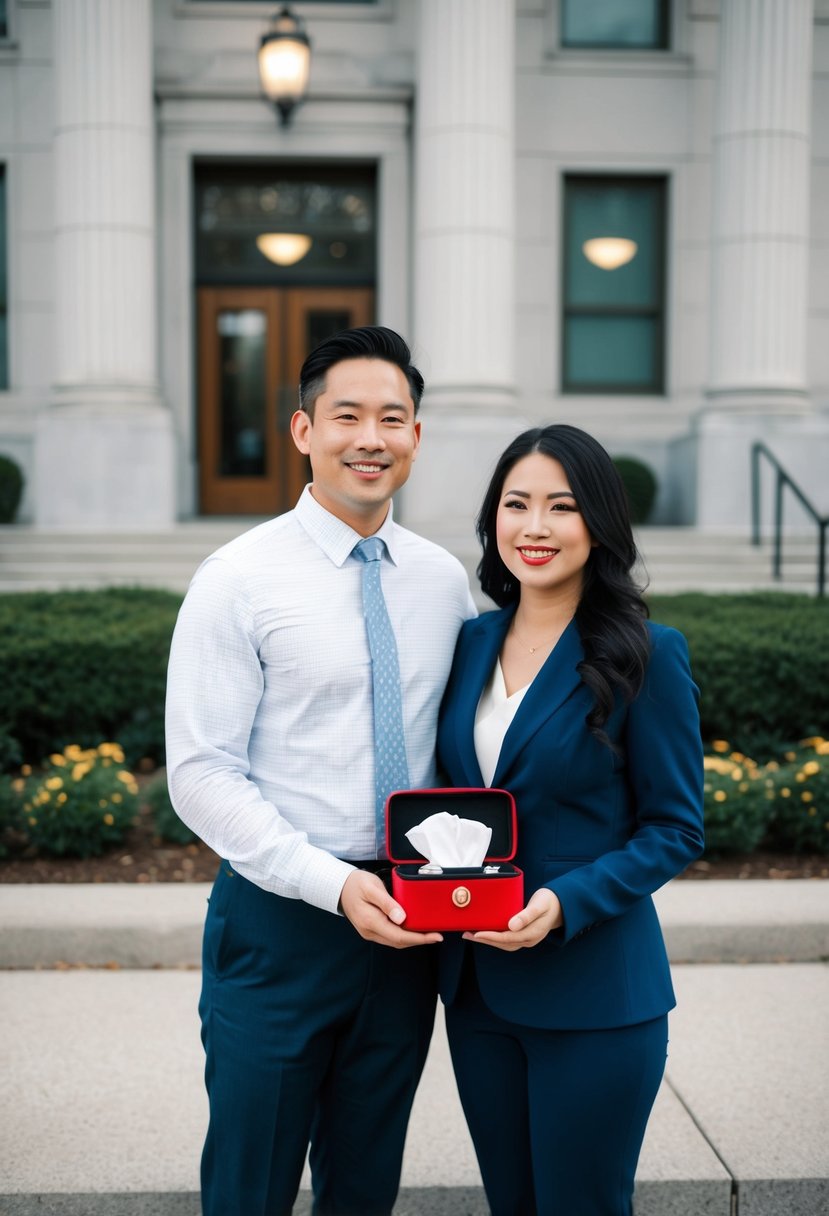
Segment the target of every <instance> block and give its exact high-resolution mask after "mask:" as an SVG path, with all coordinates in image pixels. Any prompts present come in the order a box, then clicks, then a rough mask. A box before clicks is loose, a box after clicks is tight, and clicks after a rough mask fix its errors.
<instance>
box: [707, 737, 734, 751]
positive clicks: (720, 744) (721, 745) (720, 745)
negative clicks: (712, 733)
mask: <svg viewBox="0 0 829 1216" xmlns="http://www.w3.org/2000/svg"><path fill="white" fill-rule="evenodd" d="M730 746H731V744H730V743H728V742H727V740H725V739H715V740H714V742H713V743H712V744H711V748H712V750H713V751H715V752H727V751H728V749H729V748H730Z"/></svg>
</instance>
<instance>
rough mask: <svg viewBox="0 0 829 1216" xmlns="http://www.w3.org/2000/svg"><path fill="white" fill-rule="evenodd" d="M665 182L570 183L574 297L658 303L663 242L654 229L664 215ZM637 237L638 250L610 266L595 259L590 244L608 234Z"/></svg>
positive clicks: (569, 244) (605, 302)
mask: <svg viewBox="0 0 829 1216" xmlns="http://www.w3.org/2000/svg"><path fill="white" fill-rule="evenodd" d="M661 199H662V189H661V183H654V184H653V185H650V186H649V185H640V184H633V183H631V184H625V183H619V184H618V185H615V184H612V183H607V184H605V183H601V182H596V183H590V182H586V183H584V184H578V183H576V182H575V181H573V182H572V183H571V184H570V186H569V197H568V204H569V214H570V226H569V229H568V234H567V247H566V256H567V266H566V274H567V282H568V284H569V291H568V303H570V304H574V305H583V304H602V305H611V304H619V305H622V306H627V305H632V304H638V305H641V306H645V307H655V306H656V305H657V303H658V300H659V295H660V291H661V287H660V284H661V279H662V274H661V269H662V268H661V262H660V253H661V250H660V249H659V242H658V241H654V239H653V235H654V233H655V232H657V231H658V230H659V226H660V221H661ZM608 237H609V238H612V239H618V238H620V237H621V238H622V239H625V240H629V241H632V242H633V244H634V245H635V246H636V252H635V254H634V256H633V257H632V258H631V260H630V261H629V262H626V263H623V264H622V265H620V266H618V267H617V268H616V269H615V270H612V271H608V270H605V269H603V268H602V267H601V266H598V265H596V264H595V263H594V262H592V261H591V260H590V257H589V252H590V251H589V250H588V252H587V253H586V252H585V248H584V246H585V244H586V242H588V241H590V240H597V239H602V238H605V239H606V238H608Z"/></svg>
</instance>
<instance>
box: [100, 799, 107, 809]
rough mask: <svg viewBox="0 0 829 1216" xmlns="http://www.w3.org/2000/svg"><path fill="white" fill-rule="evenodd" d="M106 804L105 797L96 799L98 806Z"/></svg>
mask: <svg viewBox="0 0 829 1216" xmlns="http://www.w3.org/2000/svg"><path fill="white" fill-rule="evenodd" d="M106 805H107V800H106V798H99V799H98V806H100V807H105V806H106Z"/></svg>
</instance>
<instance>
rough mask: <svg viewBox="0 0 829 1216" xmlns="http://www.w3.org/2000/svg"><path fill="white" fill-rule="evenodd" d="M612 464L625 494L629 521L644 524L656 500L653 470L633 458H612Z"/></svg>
mask: <svg viewBox="0 0 829 1216" xmlns="http://www.w3.org/2000/svg"><path fill="white" fill-rule="evenodd" d="M613 463H614V464H615V466H616V468H617V469H618V471H619V476H620V477H621V479H622V481H623V483H624V487H625V490H626V492H627V496H628V503H629V504H630V518H631V521H632V522H633V523H635V524H643V523H645V521H646V520H647V518H648V516H649V515H650V513H651V507H652V506H653V500H654V499H655V498H656V491H657V481H656V476H655V475H654V472H653V470H652V469H651V468H649V467H648V465H646V464H645V463H644V461H642V460H638V459H637V458H636V457H635V456H614V458H613Z"/></svg>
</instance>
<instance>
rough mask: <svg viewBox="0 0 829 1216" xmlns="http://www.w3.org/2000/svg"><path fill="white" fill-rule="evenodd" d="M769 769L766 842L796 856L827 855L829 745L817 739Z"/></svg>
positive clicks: (828, 829)
mask: <svg viewBox="0 0 829 1216" xmlns="http://www.w3.org/2000/svg"><path fill="white" fill-rule="evenodd" d="M784 759H785V763H783V764H781V765H779V766H778V765H776V764H771V765H769V766H768V770H769V775H768V777H767V784H768V787H769V790H770V792H771V793H772V797H773V801H772V803H771V823H770V829H769V842H770V843H771V844H772V845H774V846H776V847H778V848H783V849H792V850H793V851H794V852H795V853H829V742H827V741H826V740H825V739H823V738H821V737H820V736H818V737H817V738H812V739H806V740H804V741H803V742H802V743H801V744H800V745H799V746H798V747H797V748H795V749H793V750H792V751H790V752H787V753H786V756H785V758H784Z"/></svg>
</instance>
